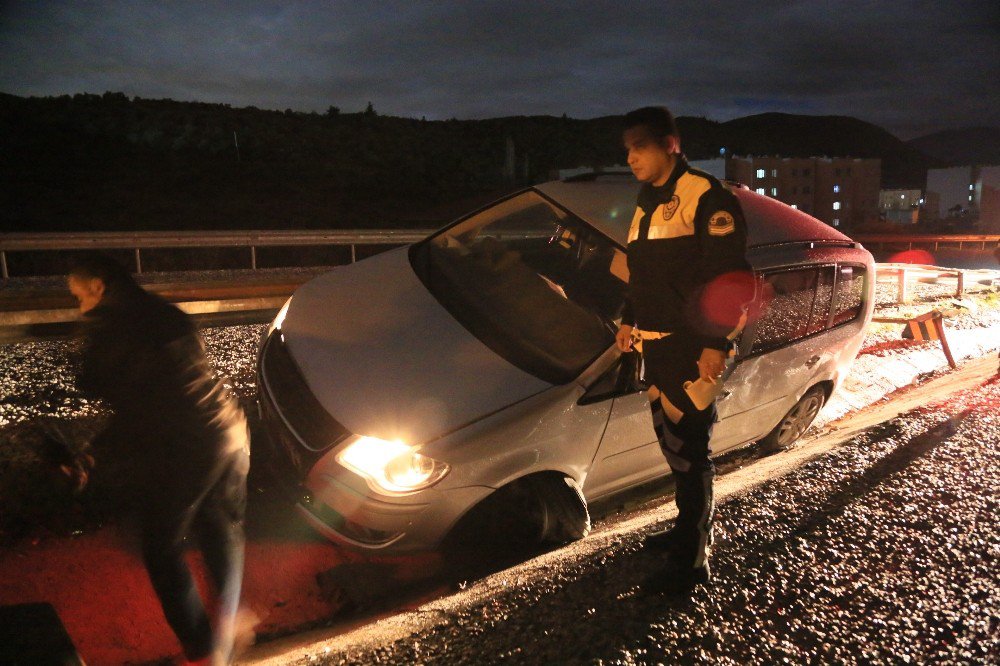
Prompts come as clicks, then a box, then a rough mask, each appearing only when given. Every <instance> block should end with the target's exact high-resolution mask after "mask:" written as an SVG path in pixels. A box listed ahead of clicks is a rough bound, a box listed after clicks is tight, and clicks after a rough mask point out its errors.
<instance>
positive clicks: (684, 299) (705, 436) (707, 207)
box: [622, 155, 750, 568]
mask: <svg viewBox="0 0 1000 666" xmlns="http://www.w3.org/2000/svg"><path fill="white" fill-rule="evenodd" d="M628 268H629V285H628V299H627V303H626V308H625V312H624V314H623V318H622V323H624V324H632V325H634V326H635V328H636V329H637V330H638V331H639V332H640V335H641V336H642V338H643V339H642V345H641V346H642V356H643V372H644V379H645V381H646V382H647V383H648V384H649V385H651V386H655V387H656V388H657V389H659V391H660V392H661V394H662V395H663V396H664V397H665V398H666V399H667V400H668V401H669V402H670V403H671V404H672V405H673V406H675V407H676V408H677V409H679V410H680V411H681V412H682V413H683V417H682V418H681V419H680V420H679V421H678V422H677V423H674V422H673V421H671V419H670V418H668V417H667V415H666V414H665V413H664V411H663V409H662V405H661V403H660V401H659V400H657V401H654V402H651V403H650V410H651V411H652V414H653V424H654V428H655V429H656V434H657V437H658V438H659V441H660V448H661V450H662V451H663V455H664V456H665V457H666V459H667V463H668V464H669V465H670V468H671V470H672V471H673V474H674V477H675V480H676V486H677V494H676V502H677V511H678V515H677V522H676V524H675V527H674V529H673V531H672V535H671V536H672V537H673V541H672V544H673V545H674V553H675V555H676V556H677V558H678V560H679V562H681V563H690V564H691V566H693V567H695V568H698V567H702V566H704V564H705V563H706V561H707V557H708V550H709V547H710V545H711V537H712V511H713V491H712V484H713V480H714V478H715V467H714V465H713V464H712V462H711V460H709V453H710V452H711V451H710V449H709V439H710V437H711V433H712V425H713V424H714V422H715V419H716V411H715V405H714V403H713V404H710V405H709V406H708V407H706V408H705V409H700V410H699V409H698V408H697V407H696V406H695V405H694V403H692V401H691V399H690V398H689V397H688V395H687V393H686V392H685V391H684V383H685V382H688V381H694V380H696V379H698V376H699V371H698V366H697V361H698V359H699V357H700V356H701V352H702V349H704V348H706V347H707V348H711V349H718V350H722V351H728V350H729V348H730V340H729V338H728V335H729V334H731V333H732V332H733V331H734V329H735V328H736V327H737V326H738V322H739V318H740V314H741V312H740V309H739V306H740V304H741V302H742V301H743V300H745V294H737V293H734V292H733V291H732V290H729V291H728V292H727V289H726V288H725V287H719V286H718V285H719V284H720V281H719V278H720V277H721V276H723V275H727V274H736V273H739V274H742V275H743V277H744V279H743V280H742V284H744V285H745V284H746V280H745V276H746V275H747V274H748V272H749V270H750V266H749V264H748V263H747V260H746V222H745V220H744V218H743V212H742V210H741V208H740V204H739V201H738V200H737V198H736V196H735V195H734V194H733V193H732V192H731V191H729V189H728V188H727V187H726V186H725V185H723V184H722V183H720V182H719V181H718V180H717V179H715V178H713V177H712V176H710V175H708V174H706V173H703V172H700V171H696V170H693V169H691V168H690V167H689V166H688V164H687V162H686V160H685V159H684V157H683V156H680V155H679V156H678V158H677V163H676V166H675V167H674V170H673V171H672V172H671V174H670V177H669V179H668V180H667V182H666V183H664V184H663V185H662V186H660V187H654V186H652V185H649V184H648V183H647V184H645V185H643V187H642V189H641V190H640V192H639V196H638V205H637V208H636V211H635V216H634V218H633V220H632V226H631V228H630V230H629V243H628ZM735 282H737V283H740V282H741V281H740V280H736V281H735ZM710 285H712V286H711V287H710Z"/></svg>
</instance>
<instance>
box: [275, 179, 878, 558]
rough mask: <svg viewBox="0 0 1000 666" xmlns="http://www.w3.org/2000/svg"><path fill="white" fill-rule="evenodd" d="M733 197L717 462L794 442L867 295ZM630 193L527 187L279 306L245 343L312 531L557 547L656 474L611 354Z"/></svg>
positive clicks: (844, 270)
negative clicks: (735, 293)
mask: <svg viewBox="0 0 1000 666" xmlns="http://www.w3.org/2000/svg"><path fill="white" fill-rule="evenodd" d="M734 191H735V192H736V194H737V196H738V197H739V199H740V202H741V204H742V206H743V210H744V212H745V214H746V217H747V221H748V225H749V246H750V247H749V259H750V262H751V264H752V265H753V267H754V272H755V275H756V285H757V288H756V296H755V299H754V301H753V303H752V308H751V317H750V321H751V323H750V324H749V325H748V327H747V328H746V329H745V330H744V332H743V335H742V337H741V339H740V340H739V341H738V343H739V351H738V354H737V356H736V357H735V359H734V363H733V366H732V367H731V371H730V374H729V375H728V379H727V380H726V382H725V384H724V387H723V392H722V394H721V395H720V397H719V402H718V408H719V421H718V423H717V424H716V427H715V430H714V433H713V438H712V447H713V450H714V453H715V454H719V453H722V452H724V451H727V450H729V449H732V448H733V447H737V446H740V445H742V444H745V443H747V442H752V441H757V440H762V439H764V440H766V441H767V444H768V445H769V446H773V447H784V446H788V445H790V444H791V443H792V442H794V441H795V440H796V439H797V438H798V437H799V436H800V435H801V434H802V433H803V432H804V431H805V429H806V428H807V427H808V425H809V424H810V422H811V421H812V420H813V418H814V417H815V416H816V414H817V412H818V411H819V410H820V408H821V407H822V406H823V404H824V402H825V401H826V400H827V399H828V398H829V396H830V394H831V393H832V392H833V391H834V390H835V389H836V387H837V386H838V385H839V383H840V382H841V381H842V380H843V378H844V377H845V375H846V374H847V372H848V369H849V366H850V365H851V363H852V361H853V360H854V358H855V356H856V355H857V353H858V349H859V348H860V345H861V341H862V338H863V335H864V330H865V327H866V325H867V324H868V322H869V319H870V317H871V310H872V301H873V298H872V290H873V285H874V265H873V263H872V257H871V254H870V253H869V252H868V251H866V250H865V249H863V248H862V247H861V246H860V245H859V244H858V243H855V242H853V241H852V240H851V239H850V238H848V237H847V236H845V235H843V234H841V233H840V232H838V231H836V230H835V229H833V228H831V227H829V226H827V225H825V224H823V223H822V222H819V221H818V220H816V219H814V218H812V217H810V216H809V215H806V214H805V213H803V212H801V211H798V210H795V209H793V208H791V207H789V206H786V205H785V204H782V203H780V202H778V201H776V200H774V199H770V198H767V197H764V196H761V195H758V194H755V193H753V192H750V191H749V190H747V189H745V188H736V189H734ZM636 192H637V185H636V183H635V181H634V180H633V179H632V178H631V176H626V177H623V176H618V175H602V176H592V177H584V178H578V179H575V180H569V181H559V182H551V183H546V184H542V185H538V186H536V187H533V188H530V189H527V190H524V191H521V192H519V193H516V194H514V195H511V196H509V197H506V198H504V199H502V200H500V201H498V202H496V203H494V204H492V205H490V206H488V207H486V208H484V209H482V210H479V211H477V212H475V213H472V214H471V215H469V216H467V217H465V218H462V219H460V220H459V221H457V222H455V223H453V224H451V225H449V226H447V227H445V228H443V229H441V230H440V231H438V232H436V233H434V234H432V235H431V236H430V237H428V238H427V239H425V240H424V241H421V242H419V243H416V244H414V245H411V246H409V247H406V248H400V249H396V250H392V251H389V252H385V253H383V254H380V255H377V256H374V257H371V258H369V259H366V260H364V261H361V262H358V263H356V264H351V265H348V266H343V267H338V268H336V269H334V270H332V271H330V272H329V273H326V274H324V275H322V276H320V277H318V278H316V279H314V280H312V281H311V282H309V283H307V284H305V285H303V286H302V287H301V288H299V289H298V290H297V291H296V292H295V294H294V295H293V296H292V298H291V299H290V300H289V301H288V303H286V304H285V306H284V307H283V308H282V310H281V312H280V313H279V314H278V316H277V317H276V318H275V320H274V322H273V323H272V324H271V326H270V327H269V329H268V330H267V331H266V334H265V336H264V338H263V339H262V342H261V348H260V358H259V366H258V386H259V404H260V410H261V415H262V419H263V421H264V423H265V424H266V427H267V430H268V432H269V435H270V440H271V444H272V446H271V449H272V453H273V454H274V455H273V460H272V461H271V462H270V464H271V465H272V466H273V467H274V469H275V470H276V471H277V475H278V476H279V477H280V478H281V479H283V480H284V481H285V482H287V485H288V486H289V487H290V488H291V489H293V490H294V492H295V493H296V499H297V504H298V507H299V508H300V509H301V512H302V514H303V515H304V516H305V517H306V519H308V520H309V522H310V523H312V525H313V526H315V528H316V529H317V530H319V531H320V532H321V533H322V534H324V535H326V536H327V537H328V538H330V539H331V540H334V541H336V542H339V543H342V544H348V545H350V546H353V547H356V548H360V549H365V550H381V551H403V550H411V549H420V548H428V547H433V546H436V545H438V544H439V543H441V542H442V540H443V539H444V538H445V537H446V535H448V534H449V532H451V531H452V530H453V528H455V527H456V525H457V524H459V523H460V521H462V524H463V525H464V524H465V523H466V521H468V520H471V518H472V517H473V516H476V517H477V518H478V519H485V521H484V522H485V523H486V524H488V525H490V526H492V527H493V528H495V529H502V530H508V531H510V533H511V534H512V535H513V534H516V535H517V536H519V537H527V538H529V539H536V540H540V541H549V542H559V541H565V540H569V539H574V538H580V537H582V536H584V535H585V534H586V533H587V531H588V530H589V525H590V520H589V515H588V511H587V503H588V502H591V501H593V500H595V499H598V498H603V497H606V496H609V495H611V494H613V493H617V492H620V491H623V490H626V489H628V488H631V487H633V486H636V485H639V484H643V483H646V482H648V481H651V480H653V479H655V478H656V477H659V476H663V475H666V474H669V468H668V467H667V465H666V463H665V461H664V459H663V457H662V455H661V453H660V451H659V447H658V445H657V442H656V437H655V434H654V433H653V428H652V423H651V419H650V414H649V409H648V406H647V401H646V397H645V395H644V394H643V393H642V392H641V387H640V386H639V385H638V384H637V382H636V380H635V372H634V367H635V359H634V358H633V357H634V355H633V354H626V355H621V354H620V353H619V352H618V351H617V350H616V348H615V345H614V332H615V330H616V329H617V320H618V317H619V316H620V311H621V307H622V302H623V296H624V290H625V285H626V281H627V279H628V275H627V267H626V260H625V243H626V235H627V232H628V226H629V223H630V221H631V219H632V212H633V210H634V206H635V197H636ZM463 517H465V519H464V520H463Z"/></svg>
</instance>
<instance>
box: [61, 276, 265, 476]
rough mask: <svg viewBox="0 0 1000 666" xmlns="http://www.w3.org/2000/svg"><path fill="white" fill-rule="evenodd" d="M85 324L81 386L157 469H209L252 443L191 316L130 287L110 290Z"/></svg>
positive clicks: (143, 458) (132, 446)
mask: <svg viewBox="0 0 1000 666" xmlns="http://www.w3.org/2000/svg"><path fill="white" fill-rule="evenodd" d="M85 322H86V327H85V342H84V350H83V359H82V364H81V368H80V373H79V376H78V380H77V383H78V386H79V388H80V389H81V390H82V391H84V392H85V393H87V394H89V395H92V396H95V397H98V398H101V399H102V400H104V401H106V402H107V403H108V404H109V405H110V407H111V409H112V410H113V412H114V417H113V420H114V422H113V424H112V427H113V428H114V430H115V431H116V434H117V435H118V436H119V437H125V438H127V439H129V440H131V441H130V442H127V444H128V449H129V450H130V451H133V452H134V454H135V455H136V456H137V457H138V458H140V459H141V462H143V463H146V464H147V468H150V467H151V471H152V472H153V473H156V474H162V475H168V474H170V473H173V472H177V473H185V474H188V473H191V472H197V471H199V470H200V471H204V472H205V473H210V471H211V469H212V468H214V467H215V465H216V463H218V462H219V461H221V460H222V459H224V458H225V457H227V456H228V455H229V454H231V453H233V452H234V451H236V450H239V449H241V448H243V447H246V446H247V438H246V421H245V419H244V416H243V412H242V410H241V409H240V407H239V404H238V403H237V401H236V400H235V398H234V397H233V396H232V395H231V394H230V393H229V391H228V389H227V388H226V387H225V386H224V384H223V382H222V380H217V379H216V378H215V376H214V373H213V371H212V367H211V365H210V363H209V362H208V359H207V357H206V356H205V349H204V346H203V343H202V340H201V338H200V336H199V335H198V332H197V330H196V329H195V327H194V325H193V323H192V322H191V320H190V319H189V318H188V316H187V315H186V314H184V313H183V312H181V311H180V310H179V309H177V308H176V307H174V306H173V305H171V304H169V303H167V302H166V301H164V300H162V299H161V298H159V297H157V296H154V295H151V294H148V293H146V292H145V291H143V290H142V289H139V288H128V289H125V290H123V291H121V292H119V293H114V294H108V295H106V296H105V297H104V299H103V300H102V301H101V303H100V304H99V305H98V306H97V307H95V308H94V309H92V310H91V311H89V312H88V313H87V315H86V318H85Z"/></svg>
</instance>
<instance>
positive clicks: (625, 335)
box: [615, 324, 632, 354]
mask: <svg viewBox="0 0 1000 666" xmlns="http://www.w3.org/2000/svg"><path fill="white" fill-rule="evenodd" d="M615 345H617V346H618V349H619V351H621V353H623V354H624V353H625V352H627V351H629V350H630V349H632V327H631V326H629V325H628V324H622V325H621V326H619V327H618V332H617V333H615Z"/></svg>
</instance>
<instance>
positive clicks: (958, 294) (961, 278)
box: [955, 271, 965, 298]
mask: <svg viewBox="0 0 1000 666" xmlns="http://www.w3.org/2000/svg"><path fill="white" fill-rule="evenodd" d="M964 292H965V271H958V288H957V289H956V290H955V298H962V294H963V293H964Z"/></svg>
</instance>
